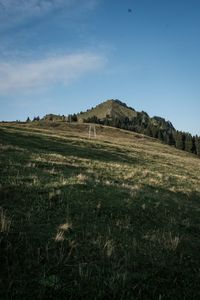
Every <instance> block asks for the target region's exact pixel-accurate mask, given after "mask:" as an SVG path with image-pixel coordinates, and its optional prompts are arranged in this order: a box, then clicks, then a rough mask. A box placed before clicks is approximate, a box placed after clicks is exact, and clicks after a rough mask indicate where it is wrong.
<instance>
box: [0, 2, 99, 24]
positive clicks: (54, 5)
mask: <svg viewBox="0 0 200 300" xmlns="http://www.w3.org/2000/svg"><path fill="white" fill-rule="evenodd" d="M98 1H99V0H84V1H80V0H0V22H1V26H3V27H10V26H12V25H13V24H16V23H20V22H24V21H26V20H29V19H31V18H35V17H42V16H44V15H46V14H48V13H51V12H52V11H56V10H59V9H62V10H63V9H65V10H66V12H67V11H68V12H69V11H70V9H72V8H74V9H78V8H79V7H82V8H86V9H93V8H94V7H95V6H96V4H97V2H98Z"/></svg>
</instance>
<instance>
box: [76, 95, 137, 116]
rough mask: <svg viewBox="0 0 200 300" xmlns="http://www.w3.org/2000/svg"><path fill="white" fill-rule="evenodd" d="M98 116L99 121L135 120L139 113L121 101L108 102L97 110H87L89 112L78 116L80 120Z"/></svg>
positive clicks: (98, 106) (96, 108)
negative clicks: (107, 119)
mask: <svg viewBox="0 0 200 300" xmlns="http://www.w3.org/2000/svg"><path fill="white" fill-rule="evenodd" d="M94 116H96V117H97V118H98V119H100V120H102V119H106V118H111V119H113V118H119V119H120V118H121V119H122V118H126V117H127V118H130V119H131V118H135V117H137V112H136V111H135V110H134V109H133V108H129V107H127V106H126V104H124V103H122V102H121V101H119V100H113V99H112V100H107V101H105V102H103V103H101V104H99V105H97V106H96V107H95V108H92V109H89V110H87V112H84V113H81V114H78V119H79V120H81V119H82V120H84V119H85V120H87V119H88V118H92V117H94Z"/></svg>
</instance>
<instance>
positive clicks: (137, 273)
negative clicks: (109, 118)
mask: <svg viewBox="0 0 200 300" xmlns="http://www.w3.org/2000/svg"><path fill="white" fill-rule="evenodd" d="M88 128H89V124H80V123H77V122H75V123H66V122H60V121H59V122H58V121H57V122H51V121H46V122H43V121H41V122H40V121H38V122H30V123H25V124H20V123H12V124H10V123H1V124H0V182H1V185H0V198H1V214H0V216H1V218H0V226H1V239H0V247H1V259H2V260H1V274H2V281H1V294H2V298H3V299H16V300H18V299H19V300H21V299H30V300H31V299H44V300H45V299H72V300H73V299H74V300H75V299H97V300H98V299H114V300H118V299H124V300H126V299H127V300H128V299H139V300H151V299H152V300H154V299H166V300H167V299H168V300H182V299H186V300H190V299H193V300H195V299H196V300H197V299H199V298H200V292H199V286H198V283H199V269H200V261H199V251H200V247H199V245H200V238H199V211H200V186H199V182H200V172H199V170H200V160H199V159H198V158H197V157H196V156H195V155H193V154H190V153H187V152H183V151H180V150H177V149H175V148H173V147H170V146H168V145H165V144H163V143H161V142H160V141H158V140H156V139H154V138H151V137H147V136H145V135H141V134H138V133H134V132H130V131H125V130H122V129H118V128H112V127H107V126H103V125H99V124H97V125H96V131H97V138H96V139H94V138H92V139H89V138H88Z"/></svg>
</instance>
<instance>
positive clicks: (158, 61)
mask: <svg viewBox="0 0 200 300" xmlns="http://www.w3.org/2000/svg"><path fill="white" fill-rule="evenodd" d="M129 8H131V9H132V12H131V13H130V12H128V9H129ZM0 24H1V26H0V120H16V119H20V120H25V119H26V118H27V116H29V117H31V118H33V117H34V116H37V115H40V116H43V115H45V114H46V113H57V114H65V115H67V114H69V113H73V112H79V111H81V110H82V111H83V110H85V109H87V108H90V107H91V106H95V105H97V104H99V103H100V102H102V101H104V100H106V99H120V100H122V101H123V102H126V103H127V104H128V105H129V106H132V107H134V108H135V109H136V110H139V111H141V110H144V111H146V112H147V113H149V115H150V116H154V115H158V116H161V117H165V118H166V119H167V120H170V121H171V122H172V123H173V124H174V126H175V127H176V128H177V129H179V130H183V131H187V132H191V133H192V134H198V135H200V121H199V112H200V56H199V53H200V1H199V0H151V1H150V0H0Z"/></svg>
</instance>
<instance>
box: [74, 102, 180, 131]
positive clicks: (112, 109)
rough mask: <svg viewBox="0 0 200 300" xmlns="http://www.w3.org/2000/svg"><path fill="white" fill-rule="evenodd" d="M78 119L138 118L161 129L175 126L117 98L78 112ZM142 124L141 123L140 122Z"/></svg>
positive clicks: (111, 119) (135, 119) (145, 123)
mask: <svg viewBox="0 0 200 300" xmlns="http://www.w3.org/2000/svg"><path fill="white" fill-rule="evenodd" d="M77 117H78V121H86V122H87V121H90V120H91V119H92V120H93V119H94V117H95V118H96V119H98V120H100V122H105V120H106V119H108V120H110V121H114V120H121V121H123V120H127V119H128V120H129V121H133V120H134V121H135V123H137V120H141V123H142V124H143V125H144V126H145V125H148V123H151V124H152V125H154V126H157V127H159V128H161V129H172V130H174V129H175V128H174V127H173V125H172V123H171V122H169V121H166V120H165V119H164V118H161V117H153V118H150V117H149V115H148V114H147V113H146V112H144V111H142V112H137V111H136V110H135V109H134V108H132V107H128V106H127V105H126V103H124V102H122V101H120V100H118V99H116V100H114V99H111V100H107V101H104V102H102V103H101V104H99V105H97V106H96V107H95V108H92V109H88V110H87V111H86V112H82V113H79V114H77ZM140 125H141V124H140ZM127 129H128V128H127Z"/></svg>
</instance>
